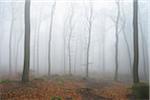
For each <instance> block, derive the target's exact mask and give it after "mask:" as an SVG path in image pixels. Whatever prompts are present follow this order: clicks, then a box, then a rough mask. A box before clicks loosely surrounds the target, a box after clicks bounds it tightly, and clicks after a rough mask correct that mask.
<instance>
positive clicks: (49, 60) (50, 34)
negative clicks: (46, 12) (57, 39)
mask: <svg viewBox="0 0 150 100" xmlns="http://www.w3.org/2000/svg"><path fill="white" fill-rule="evenodd" d="M55 6H56V1H55V2H54V3H53V5H52V8H51V17H50V29H49V41H48V77H49V78H50V76H51V40H52V39H51V38H52V30H53V19H54V13H55Z"/></svg>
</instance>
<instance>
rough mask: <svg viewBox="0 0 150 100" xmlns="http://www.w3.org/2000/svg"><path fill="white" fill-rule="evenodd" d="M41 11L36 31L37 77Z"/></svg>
mask: <svg viewBox="0 0 150 100" xmlns="http://www.w3.org/2000/svg"><path fill="white" fill-rule="evenodd" d="M41 12H42V11H40V15H39V24H38V31H37V74H38V75H39V63H40V61H39V38H40V37H39V34H40V26H41V22H42V18H41V15H42V13H41Z"/></svg>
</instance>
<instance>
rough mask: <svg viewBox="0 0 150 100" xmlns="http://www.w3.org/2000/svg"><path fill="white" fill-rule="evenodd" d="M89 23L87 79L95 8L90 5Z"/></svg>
mask: <svg viewBox="0 0 150 100" xmlns="http://www.w3.org/2000/svg"><path fill="white" fill-rule="evenodd" d="M87 22H88V43H87V52H86V55H87V57H86V77H87V78H88V77H89V56H90V46H91V33H92V25H93V6H92V4H91V3H90V12H89V17H87Z"/></svg>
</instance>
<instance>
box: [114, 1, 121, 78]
mask: <svg viewBox="0 0 150 100" xmlns="http://www.w3.org/2000/svg"><path fill="white" fill-rule="evenodd" d="M116 4H117V9H118V12H117V19H116V27H115V31H116V32H115V35H116V44H115V63H116V68H115V77H114V80H115V81H117V80H118V43H119V34H118V33H119V32H118V29H119V18H120V0H118V1H117V2H116Z"/></svg>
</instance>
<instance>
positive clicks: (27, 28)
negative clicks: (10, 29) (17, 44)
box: [22, 0, 30, 82]
mask: <svg viewBox="0 0 150 100" xmlns="http://www.w3.org/2000/svg"><path fill="white" fill-rule="evenodd" d="M24 16H25V42H24V68H23V75H22V82H28V81H29V70H30V0H25V13H24Z"/></svg>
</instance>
